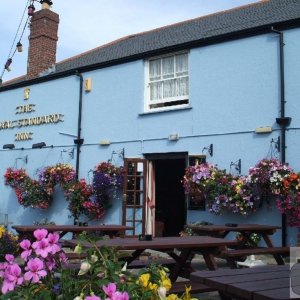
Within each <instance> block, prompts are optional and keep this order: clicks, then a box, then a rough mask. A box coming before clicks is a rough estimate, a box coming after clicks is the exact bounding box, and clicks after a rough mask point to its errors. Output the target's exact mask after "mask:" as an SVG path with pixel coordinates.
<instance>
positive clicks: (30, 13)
mask: <svg viewBox="0 0 300 300" xmlns="http://www.w3.org/2000/svg"><path fill="white" fill-rule="evenodd" d="M34 1H37V0H28V1H27V2H26V6H25V8H24V11H23V14H22V18H21V20H20V23H19V25H18V29H17V32H16V34H15V36H14V39H13V42H12V45H11V48H10V51H9V54H8V56H7V60H6V63H5V64H4V68H3V71H2V73H1V76H0V85H1V83H2V78H3V75H4V73H5V71H8V72H9V71H10V65H11V64H12V59H13V57H14V55H15V53H16V51H18V52H22V51H23V45H22V43H21V40H22V37H23V35H24V32H25V29H26V27H27V25H28V23H29V20H30V17H32V16H33V14H34V11H35V7H34V5H33V3H34ZM26 10H27V14H28V16H27V19H26V21H25V23H24V26H23V30H22V32H21V35H20V37H19V39H18V42H17V44H16V45H15V42H16V40H17V37H18V35H19V31H20V28H21V26H22V23H23V20H24V17H25V14H26ZM14 46H15V47H14Z"/></svg>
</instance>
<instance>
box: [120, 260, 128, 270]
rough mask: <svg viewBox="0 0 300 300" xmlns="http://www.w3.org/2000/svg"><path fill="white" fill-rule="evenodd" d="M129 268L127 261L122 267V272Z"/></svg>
mask: <svg viewBox="0 0 300 300" xmlns="http://www.w3.org/2000/svg"><path fill="white" fill-rule="evenodd" d="M126 270H127V262H126V263H125V265H124V266H123V268H122V269H121V271H122V272H125V271H126Z"/></svg>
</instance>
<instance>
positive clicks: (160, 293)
mask: <svg viewBox="0 0 300 300" xmlns="http://www.w3.org/2000/svg"><path fill="white" fill-rule="evenodd" d="M157 293H158V296H159V299H161V300H165V299H166V294H167V289H166V288H165V287H163V286H160V287H159V288H158V289H157Z"/></svg>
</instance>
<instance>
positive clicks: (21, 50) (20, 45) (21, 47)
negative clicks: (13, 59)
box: [17, 42, 23, 52]
mask: <svg viewBox="0 0 300 300" xmlns="http://www.w3.org/2000/svg"><path fill="white" fill-rule="evenodd" d="M17 50H18V52H23V45H22V44H21V42H18V43H17Z"/></svg>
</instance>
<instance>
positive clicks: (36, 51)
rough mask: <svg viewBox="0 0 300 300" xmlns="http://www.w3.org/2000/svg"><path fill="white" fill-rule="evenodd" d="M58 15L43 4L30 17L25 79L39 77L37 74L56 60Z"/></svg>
mask: <svg viewBox="0 0 300 300" xmlns="http://www.w3.org/2000/svg"><path fill="white" fill-rule="evenodd" d="M58 23H59V16H58V14H56V13H55V12H53V11H51V10H50V6H49V5H45V4H44V5H43V6H42V9H41V10H40V11H37V12H35V13H34V15H33V16H32V18H31V25H30V35H29V52H28V61H27V79H32V78H36V77H39V74H40V73H41V72H43V71H45V70H47V69H48V68H50V67H52V66H53V65H54V64H55V62H56V45H57V40H58V37H57V32H58Z"/></svg>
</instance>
